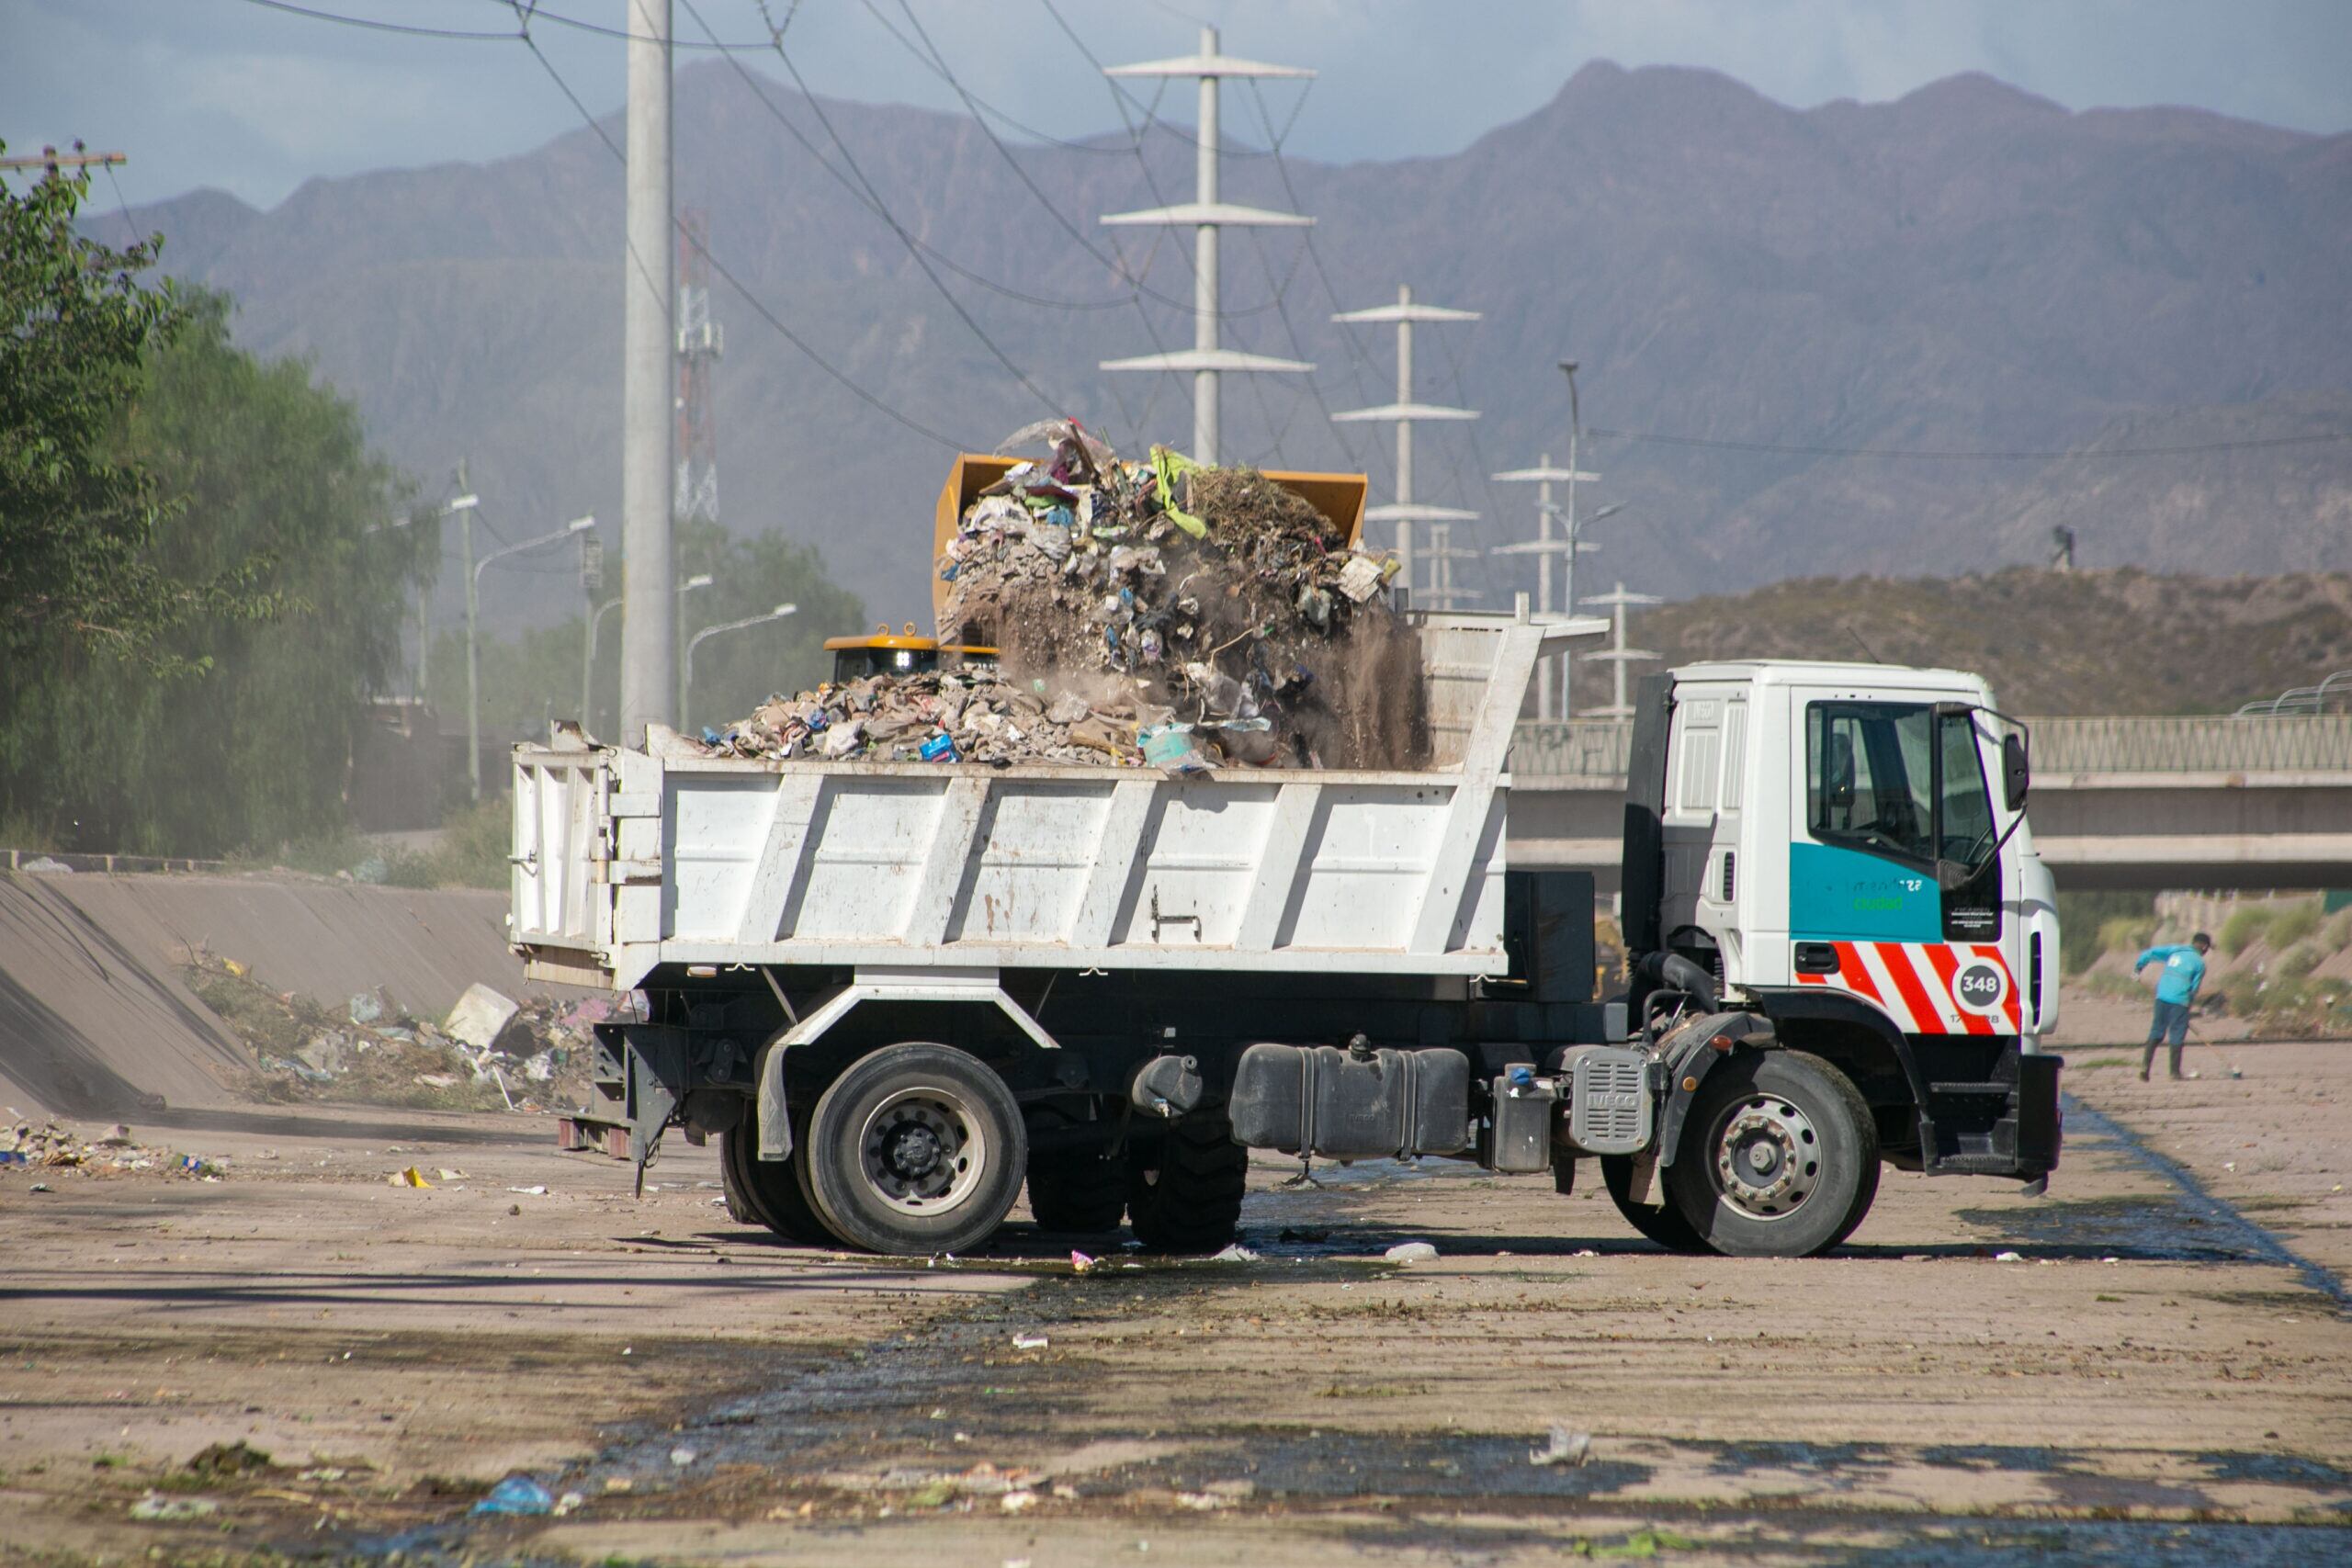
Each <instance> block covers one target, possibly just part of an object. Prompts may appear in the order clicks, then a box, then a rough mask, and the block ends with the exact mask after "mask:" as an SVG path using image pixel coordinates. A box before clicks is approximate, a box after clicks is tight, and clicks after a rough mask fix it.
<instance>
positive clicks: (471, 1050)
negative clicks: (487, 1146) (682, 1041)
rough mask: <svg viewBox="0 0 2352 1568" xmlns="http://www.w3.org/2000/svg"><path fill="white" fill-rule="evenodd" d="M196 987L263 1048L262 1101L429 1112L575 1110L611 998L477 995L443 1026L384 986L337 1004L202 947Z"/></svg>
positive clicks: (248, 1042)
mask: <svg viewBox="0 0 2352 1568" xmlns="http://www.w3.org/2000/svg"><path fill="white" fill-rule="evenodd" d="M186 972H187V980H188V985H189V988H190V989H192V990H194V991H195V992H196V994H197V996H198V998H199V999H200V1000H202V1001H203V1003H204V1004H205V1005H206V1006H207V1007H209V1008H210V1009H211V1010H213V1012H214V1013H215V1014H217V1015H218V1016H219V1017H220V1019H221V1021H223V1022H225V1023H226V1024H227V1025H228V1026H229V1028H230V1031H231V1032H232V1033H233V1034H234V1035H235V1036H236V1037H237V1038H238V1039H239V1040H240V1041H241V1042H243V1044H244V1045H245V1047H246V1048H247V1049H248V1050H249V1051H251V1052H252V1053H253V1061H254V1084H253V1089H254V1094H255V1097H256V1098H258V1099H262V1100H278V1101H286V1100H343V1101H356V1102H358V1103H361V1104H369V1105H396V1106H401V1107H405V1108H409V1109H413V1110H420V1111H490V1110H495V1109H499V1108H501V1107H504V1108H509V1109H515V1110H525V1111H545V1110H558V1109H561V1110H569V1109H570V1108H571V1107H572V1106H574V1105H577V1104H579V1103H581V1102H582V1100H585V1099H586V1097H587V1091H588V1074H589V1070H590V1065H591V1062H592V1059H593V1055H594V1052H593V1044H594V1036H593V1034H592V1030H593V1027H594V1024H596V1023H598V1022H600V1021H604V1020H605V1018H607V1017H609V1016H610V1015H611V1003H610V1002H609V1000H607V999H605V998H593V999H591V1000H588V1001H582V1002H572V1003H560V1002H557V1001H555V1000H553V999H552V998H546V997H536V998H531V999H529V1000H527V1001H524V1002H519V1003H518V1002H515V1001H514V1000H512V999H511V998H506V997H503V996H502V995H500V994H499V993H498V992H496V991H494V990H492V989H491V988H490V987H487V986H475V987H470V988H469V989H468V990H467V991H466V993H465V994H464V995H463V996H462V997H460V998H458V1004H457V1006H456V1007H454V1008H452V1009H451V1010H450V1011H449V1013H448V1015H447V1019H446V1020H445V1021H440V1022H436V1021H434V1020H432V1019H428V1018H419V1017H417V1016H416V1015H415V1014H413V1013H412V1012H410V1011H409V1010H407V1009H405V1008H403V1007H401V1004H400V1003H399V1002H398V1001H397V1000H395V999H394V998H393V997H392V996H391V995H390V992H388V991H386V990H384V989H383V988H381V987H378V988H377V989H375V990H371V991H361V992H357V993H356V994H355V995H353V996H351V997H349V998H346V999H345V1001H344V1002H343V1003H342V1004H341V1005H340V1006H338V1007H335V1008H329V1007H325V1006H322V1005H321V1004H320V1003H318V1002H316V1001H314V1000H312V999H311V998H308V997H304V996H301V995H300V994H298V993H295V992H291V991H279V990H276V989H273V988H271V987H269V986H268V985H266V984H265V983H264V982H263V981H262V979H261V978H260V977H259V976H257V975H256V974H255V973H254V969H253V967H252V966H251V965H250V964H243V963H240V962H239V961H237V960H235V959H232V958H226V957H221V956H219V955H216V954H214V953H211V952H209V951H208V950H207V949H205V948H202V947H198V948H196V949H195V950H193V951H192V952H190V953H187V954H186Z"/></svg>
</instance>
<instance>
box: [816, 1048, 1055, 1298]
mask: <svg viewBox="0 0 2352 1568" xmlns="http://www.w3.org/2000/svg"><path fill="white" fill-rule="evenodd" d="M793 1158H794V1160H795V1162H796V1163H797V1162H798V1161H799V1160H801V1159H804V1158H805V1159H806V1160H807V1161H808V1162H809V1163H808V1166H807V1168H806V1175H807V1179H808V1190H809V1200H810V1201H811V1203H812V1204H813V1205H814V1207H815V1209H816V1211H817V1213H818V1217H819V1218H820V1219H822V1220H823V1221H824V1223H825V1226H826V1228H827V1229H828V1230H830V1231H831V1232H832V1233H833V1234H834V1235H836V1236H839V1237H840V1238H841V1239H842V1240H843V1241H845V1242H847V1243H849V1244H850V1245H851V1246H853V1247H864V1248H865V1250H867V1251H868V1252H884V1253H893V1254H896V1255H898V1256H899V1257H903V1258H921V1257H925V1256H929V1255H932V1254H936V1253H942V1252H965V1251H969V1250H970V1249H972V1248H974V1247H978V1246H979V1245H980V1244H981V1243H982V1242H984V1241H986V1240H987V1239H988V1238H989V1235H992V1234H993V1233H994V1232H995V1230H996V1228H997V1226H998V1225H1000V1224H1003V1222H1004V1216H1005V1213H1006V1212H1007V1211H1008V1210H1010V1209H1011V1208H1012V1201H1013V1200H1014V1199H1015V1198H1017V1197H1019V1196H1020V1195H1021V1179H1022V1177H1023V1173H1024V1171H1025V1170H1026V1168H1027V1167H1028V1163H1029V1137H1028V1132H1027V1129H1026V1128H1025V1127H1024V1126H1023V1123H1022V1120H1021V1108H1020V1106H1019V1105H1017V1104H1016V1103H1014V1101H1013V1098H1012V1090H1011V1089H1007V1088H1005V1086H1004V1080H1003V1079H1001V1078H1000V1077H997V1076H996V1074H995V1073H993V1072H991V1071H989V1068H988V1067H987V1066H985V1065H983V1064H982V1063H980V1062H978V1061H977V1060H975V1059H974V1058H972V1057H971V1056H968V1055H965V1054H964V1053H963V1052H961V1051H957V1050H955V1049H953V1048H951V1047H949V1046H945V1045H934V1044H929V1043H904V1044H899V1045H886V1046H884V1047H883V1048H882V1049H881V1050H879V1051H876V1052H875V1053H874V1054H873V1055H869V1056H865V1057H861V1058H860V1059H859V1060H857V1061H856V1062H854V1063H853V1064H851V1066H850V1067H849V1069H848V1070H847V1071H846V1072H844V1073H842V1076H841V1077H838V1078H835V1079H834V1080H833V1082H832V1085H831V1088H829V1089H826V1090H825V1092H824V1093H823V1094H822V1095H820V1097H819V1098H818V1100H817V1109H816V1111H814V1112H813V1113H812V1114H811V1115H810V1117H809V1130H808V1138H807V1141H806V1142H805V1143H804V1144H803V1145H801V1147H800V1148H798V1149H797V1150H795V1151H794V1155H793Z"/></svg>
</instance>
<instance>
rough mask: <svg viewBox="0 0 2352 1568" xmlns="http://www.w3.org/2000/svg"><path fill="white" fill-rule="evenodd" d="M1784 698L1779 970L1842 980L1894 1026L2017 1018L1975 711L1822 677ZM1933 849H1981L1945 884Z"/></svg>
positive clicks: (1955, 854) (1950, 853) (1936, 1029)
mask: <svg viewBox="0 0 2352 1568" xmlns="http://www.w3.org/2000/svg"><path fill="white" fill-rule="evenodd" d="M1795 700H1796V702H1797V703H1798V705H1800V707H1801V710H1802V712H1801V719H1802V724H1803V733H1804V795H1803V796H1802V805H1801V809H1802V811H1803V819H1802V820H1801V821H1799V822H1797V823H1795V824H1792V832H1791V833H1790V835H1789V940H1790V967H1791V969H1792V971H1793V977H1794V979H1795V980H1796V982H1797V983H1798V984H1800V985H1813V986H1829V987H1837V988H1838V989H1842V990H1846V991H1849V992H1851V993H1853V994H1854V995H1856V996H1859V997H1860V998H1863V999H1864V1000H1866V1001H1868V1002H1870V1003H1871V1004H1872V1005H1874V1006H1876V1007H1877V1008H1879V1009H1880V1010H1883V1011H1884V1012H1885V1013H1886V1014H1887V1015H1888V1016H1889V1017H1890V1018H1891V1019H1893V1020H1894V1023H1895V1025H1896V1027H1897V1028H1899V1029H1901V1030H1903V1031H1904V1032H1905V1033H1908V1034H1914V1035H1964V1034H1979V1035H1993V1034H2011V1035H2013V1034H2015V1033H2017V1032H2018V987H2017V982H2016V978H2015V971H2014V967H2013V964H2012V963H2011V960H2010V958H2009V956H2008V955H2007V953H2006V952H2005V951H2004V943H2003V940H2002V939H2003V936H2004V931H2003V918H2002V898H2001V872H2000V866H1999V863H1998V860H1997V857H1995V856H1994V855H1993V854H1992V853H1991V849H1992V845H1993V842H1994V840H1995V837H1996V834H1995V832H1994V829H1993V811H1992V802H1991V798H1990V796H1989V795H1988V793H1987V791H1986V787H1985V761H1984V753H1983V747H1982V744H1981V741H1980V737H1979V735H1978V730H1977V719H1976V715H1975V714H1974V713H1973V712H1968V711H1960V712H1952V711H1946V712H1941V713H1939V712H1938V710H1937V705H1935V704H1934V703H1931V702H1927V701H1903V700H1887V699H1883V698H1871V699H1860V698H1852V697H1847V696H1843V695H1837V694H1826V693H1824V694H1816V693H1806V692H1799V693H1797V694H1795ZM1792 804H1797V803H1796V802H1792ZM1939 860H1942V861H1945V862H1950V863H1958V864H1962V865H1975V864H1976V863H1978V862H1980V861H1981V862H1983V863H1984V865H1983V868H1982V869H1981V870H1980V871H1978V872H1977V873H1976V874H1974V875H1973V876H1972V877H1970V878H1969V879H1968V880H1967V881H1966V882H1964V883H1963V884H1962V885H1961V886H1957V887H1954V888H1952V889H1950V890H1946V889H1944V888H1942V887H1940V886H1938V882H1937V874H1936V868H1937V863H1938V861H1939Z"/></svg>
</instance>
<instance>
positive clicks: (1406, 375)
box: [1331, 283, 1478, 590]
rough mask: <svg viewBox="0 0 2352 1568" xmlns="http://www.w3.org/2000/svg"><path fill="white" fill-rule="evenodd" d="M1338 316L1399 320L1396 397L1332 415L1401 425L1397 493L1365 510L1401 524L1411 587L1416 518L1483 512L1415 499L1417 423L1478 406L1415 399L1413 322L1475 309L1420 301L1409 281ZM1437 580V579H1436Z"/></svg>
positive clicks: (1450, 518)
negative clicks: (1389, 299) (1390, 301)
mask: <svg viewBox="0 0 2352 1568" xmlns="http://www.w3.org/2000/svg"><path fill="white" fill-rule="evenodd" d="M1331 319H1332V320H1333V321H1340V322H1347V321H1394V322H1396V323H1397V400H1396V401H1395V402H1393V403H1383V404H1381V405H1380V406H1379V407H1377V408H1368V409H1346V410H1343V411H1341V412H1339V413H1335V414H1333V415H1332V416H1331V418H1332V420H1333V421H1334V422H1338V421H1342V420H1344V421H1348V422H1351V423H1366V422H1370V421H1380V420H1385V421H1387V422H1389V423H1393V424H1395V425H1396V426H1397V499H1396V501H1395V502H1392V503H1391V504H1389V505H1387V506H1375V507H1373V508H1372V509H1371V510H1369V511H1367V512H1366V513H1364V520H1365V521H1366V522H1370V523H1394V524H1396V525H1397V563H1398V570H1397V576H1398V577H1399V578H1401V579H1402V580H1403V581H1404V583H1405V586H1406V588H1407V589H1408V590H1409V589H1411V588H1412V587H1413V586H1414V583H1413V525H1414V524H1416V523H1467V522H1470V521H1472V520H1474V519H1475V518H1476V516H1477V515H1478V514H1477V513H1475V512H1464V511H1463V510H1462V509H1461V508H1460V507H1455V506H1424V505H1421V504H1419V503H1418V502H1415V501H1414V500H1413V426H1414V425H1415V424H1416V423H1419V422H1421V421H1423V420H1461V419H1476V418H1477V417H1478V415H1477V412H1476V410H1474V409H1457V408H1445V407H1442V406H1441V405H1439V404H1436V403H1417V402H1415V401H1414V400H1413V326H1414V324H1415V323H1416V322H1419V321H1476V320H1477V319H1478V312H1477V311H1476V310H1453V309H1450V308H1449V307H1446V306H1443V305H1416V304H1414V303H1413V290H1412V288H1411V287H1410V286H1409V285H1407V284H1401V283H1400V284H1398V285H1397V303H1395V304H1394V305H1375V306H1374V307H1372V308H1371V309H1370V310H1343V311H1341V312H1340V314H1338V315H1336V316H1333V317H1332V318H1331ZM1432 586H1434V584H1432Z"/></svg>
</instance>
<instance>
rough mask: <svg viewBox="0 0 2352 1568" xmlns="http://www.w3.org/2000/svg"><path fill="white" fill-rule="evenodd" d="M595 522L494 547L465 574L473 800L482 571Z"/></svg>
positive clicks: (477, 788) (477, 780)
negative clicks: (502, 546) (515, 543)
mask: <svg viewBox="0 0 2352 1568" xmlns="http://www.w3.org/2000/svg"><path fill="white" fill-rule="evenodd" d="M595 525H596V520H595V519H594V517H575V518H573V519H572V520H571V522H569V523H567V524H565V525H563V526H562V527H560V528H558V529H557V530H556V531H555V532H554V533H552V534H541V535H539V536H537V538H531V539H526V540H524V541H523V542H522V543H521V544H519V545H509V546H507V547H505V548H504V549H503V550H492V551H491V552H490V554H488V555H486V556H484V557H482V558H481V560H479V561H474V562H472V563H471V564H472V567H473V570H471V571H469V572H467V573H466V784H467V787H468V788H469V790H470V791H471V793H472V797H473V799H474V801H475V802H476V803H477V804H479V803H480V802H481V574H482V573H483V572H484V571H485V570H488V569H489V567H490V564H491V562H492V561H496V560H503V559H504V558H507V557H508V556H515V555H520V554H522V553H523V552H524V551H525V550H536V549H537V548H538V547H540V546H541V545H552V544H554V543H555V542H556V541H557V540H559V539H568V538H570V537H571V536H572V535H574V534H584V533H586V532H587V531H588V530H589V529H591V528H594V526H595ZM466 538H467V541H468V548H467V551H466V553H467V555H468V556H469V557H470V556H471V555H472V554H473V550H472V548H471V541H472V539H473V530H472V529H471V528H468V529H467V530H466Z"/></svg>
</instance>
